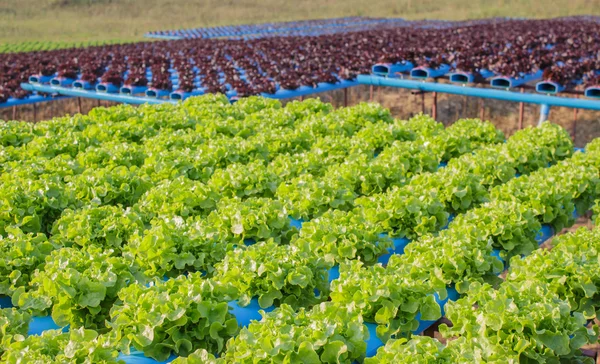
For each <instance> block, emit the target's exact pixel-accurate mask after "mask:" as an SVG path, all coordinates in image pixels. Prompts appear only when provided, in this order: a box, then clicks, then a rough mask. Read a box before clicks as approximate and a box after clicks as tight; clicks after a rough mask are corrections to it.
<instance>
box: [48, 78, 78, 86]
mask: <svg viewBox="0 0 600 364" xmlns="http://www.w3.org/2000/svg"><path fill="white" fill-rule="evenodd" d="M73 82H75V80H74V79H72V78H64V77H54V78H53V79H51V80H50V84H51V85H52V86H62V87H66V86H71V85H72V84H73Z"/></svg>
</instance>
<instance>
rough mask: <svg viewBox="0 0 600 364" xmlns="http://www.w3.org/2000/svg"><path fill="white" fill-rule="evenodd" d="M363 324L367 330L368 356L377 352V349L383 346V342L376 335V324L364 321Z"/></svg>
mask: <svg viewBox="0 0 600 364" xmlns="http://www.w3.org/2000/svg"><path fill="white" fill-rule="evenodd" d="M365 326H367V330H369V339H368V340H367V353H366V357H367V358H370V357H373V356H375V355H376V354H377V349H379V348H380V347H382V346H383V342H382V341H381V340H380V339H379V338H378V337H377V324H374V323H371V322H365Z"/></svg>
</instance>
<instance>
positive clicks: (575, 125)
mask: <svg viewBox="0 0 600 364" xmlns="http://www.w3.org/2000/svg"><path fill="white" fill-rule="evenodd" d="M577 97H579V96H577ZM578 111H579V109H573V129H572V130H571V139H573V144H575V138H576V137H577V112H578Z"/></svg>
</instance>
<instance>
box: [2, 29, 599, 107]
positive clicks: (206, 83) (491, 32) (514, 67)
mask: <svg viewBox="0 0 600 364" xmlns="http://www.w3.org/2000/svg"><path fill="white" fill-rule="evenodd" d="M599 27H600V23H598V22H596V21H593V20H588V19H571V18H566V19H552V20H497V21H493V22H483V23H476V24H470V25H469V24H462V25H461V24H457V25H456V26H453V27H449V28H445V29H437V28H421V27H418V26H414V27H407V26H401V27H396V28H385V29H376V30H367V31H358V32H349V33H344V34H331V35H322V36H316V37H271V38H265V39H255V40H248V41H241V40H205V39H191V40H174V41H163V42H141V43H133V44H126V45H110V46H104V47H90V48H86V49H68V50H59V51H50V52H30V53H10V54H0V102H5V101H6V100H8V99H9V98H17V99H21V98H25V97H27V96H28V93H27V91H24V90H23V89H21V88H20V84H21V83H22V82H27V81H28V79H29V77H30V76H32V75H35V76H37V78H38V80H45V82H48V81H50V79H51V78H52V77H57V78H58V79H59V83H60V84H61V85H62V84H64V85H71V84H73V82H74V81H75V80H78V81H80V83H81V84H82V87H84V88H94V87H95V86H96V85H97V84H99V83H103V84H104V85H105V86H106V88H107V89H113V90H114V91H117V90H118V89H119V88H120V87H121V86H123V85H126V86H131V87H132V88H135V87H142V88H144V89H145V88H146V87H151V88H153V89H155V90H157V91H159V93H160V92H163V93H164V92H167V93H168V92H170V91H179V92H184V93H189V92H192V91H194V92H206V93H217V92H221V93H226V92H228V93H229V94H230V95H237V96H240V97H241V96H248V95H256V94H261V93H266V94H273V93H275V92H277V91H278V90H295V89H297V88H299V87H301V86H307V87H315V86H317V85H319V84H320V83H332V84H335V83H339V82H341V81H344V80H353V79H355V78H356V76H357V75H358V74H368V73H370V71H371V66H373V65H374V64H376V63H378V62H390V63H395V62H410V63H411V64H412V65H414V66H415V67H417V66H423V67H429V68H433V69H437V68H439V67H440V66H442V65H443V66H444V67H448V69H455V70H457V71H464V72H470V73H473V74H478V73H480V72H481V71H484V70H485V71H489V72H492V73H493V74H495V75H500V76H506V77H511V78H521V77H523V75H526V74H535V73H539V72H542V71H543V72H544V79H545V80H549V81H555V82H558V83H560V84H561V85H562V86H565V87H574V86H576V85H577V84H579V83H581V82H584V83H586V85H587V86H593V85H596V83H597V82H599V81H598V77H600V76H599V75H598V74H597V72H596V71H598V70H600V65H599V64H598V59H597V57H596V54H597V52H598V46H597V45H598V44H599V42H598V34H600V29H599Z"/></svg>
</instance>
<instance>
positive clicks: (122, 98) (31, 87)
mask: <svg viewBox="0 0 600 364" xmlns="http://www.w3.org/2000/svg"><path fill="white" fill-rule="evenodd" d="M21 88H22V89H24V90H26V91H38V92H45V93H49V94H60V95H67V96H75V97H86V98H91V99H98V100H107V101H115V102H123V103H126V104H134V105H140V104H162V103H165V102H171V103H175V102H174V101H171V100H165V99H155V98H147V97H135V96H129V95H120V94H110V93H103V92H95V91H87V90H80V89H74V88H66V87H53V86H46V85H35V84H30V83H22V84H21Z"/></svg>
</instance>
